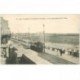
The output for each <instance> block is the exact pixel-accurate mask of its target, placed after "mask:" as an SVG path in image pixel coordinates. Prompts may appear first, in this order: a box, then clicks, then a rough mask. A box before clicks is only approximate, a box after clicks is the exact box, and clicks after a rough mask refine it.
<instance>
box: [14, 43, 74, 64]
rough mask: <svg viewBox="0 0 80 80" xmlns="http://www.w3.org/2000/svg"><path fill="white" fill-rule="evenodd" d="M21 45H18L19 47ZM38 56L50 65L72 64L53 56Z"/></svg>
mask: <svg viewBox="0 0 80 80" xmlns="http://www.w3.org/2000/svg"><path fill="white" fill-rule="evenodd" d="M15 44H16V45H17V43H15ZM20 46H22V45H19V47H20ZM33 52H34V51H33ZM38 56H39V57H41V58H43V59H45V60H46V61H49V62H50V63H52V64H74V63H72V62H70V61H67V60H65V59H62V58H59V57H57V56H55V55H51V54H48V53H38Z"/></svg>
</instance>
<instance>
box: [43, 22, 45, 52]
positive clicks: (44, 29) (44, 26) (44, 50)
mask: <svg viewBox="0 0 80 80" xmlns="http://www.w3.org/2000/svg"><path fill="white" fill-rule="evenodd" d="M43 40H44V46H43V47H44V49H43V52H44V53H45V25H44V24H43Z"/></svg>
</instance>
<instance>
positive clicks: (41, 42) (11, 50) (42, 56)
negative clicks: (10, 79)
mask: <svg viewBox="0 0 80 80" xmlns="http://www.w3.org/2000/svg"><path fill="white" fill-rule="evenodd" d="M79 17H80V15H79V14H4V15H3V14H0V64H22V65H23V64H79V50H80V49H79Z"/></svg>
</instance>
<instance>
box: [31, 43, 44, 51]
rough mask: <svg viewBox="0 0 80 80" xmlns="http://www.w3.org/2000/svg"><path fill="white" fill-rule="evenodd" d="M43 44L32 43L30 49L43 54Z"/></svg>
mask: <svg viewBox="0 0 80 80" xmlns="http://www.w3.org/2000/svg"><path fill="white" fill-rule="evenodd" d="M43 48H44V47H43V43H42V42H34V43H32V44H31V46H30V49H32V50H34V51H37V52H43Z"/></svg>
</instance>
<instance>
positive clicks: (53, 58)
mask: <svg viewBox="0 0 80 80" xmlns="http://www.w3.org/2000/svg"><path fill="white" fill-rule="evenodd" d="M38 56H40V57H42V58H44V59H46V60H48V61H49V62H51V63H53V64H74V63H72V62H70V61H67V60H65V59H62V58H59V57H57V56H55V55H50V54H48V53H39V54H38Z"/></svg>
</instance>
